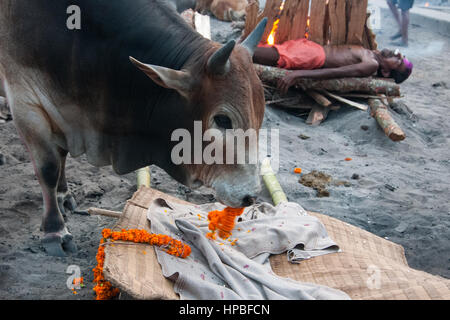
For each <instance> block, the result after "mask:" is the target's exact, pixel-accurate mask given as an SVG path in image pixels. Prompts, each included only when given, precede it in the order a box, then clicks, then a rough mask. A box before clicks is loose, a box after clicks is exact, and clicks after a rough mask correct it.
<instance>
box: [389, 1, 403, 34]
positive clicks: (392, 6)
mask: <svg viewBox="0 0 450 320" xmlns="http://www.w3.org/2000/svg"><path fill="white" fill-rule="evenodd" d="M387 4H388V6H389V9H391V12H392V14H393V16H394V18H395V21H397V23H398V26H399V28H400V29H401V27H402V22H401V20H400V14H399V12H398V8H397V0H387Z"/></svg>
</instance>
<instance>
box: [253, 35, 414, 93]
mask: <svg viewBox="0 0 450 320" xmlns="http://www.w3.org/2000/svg"><path fill="white" fill-rule="evenodd" d="M253 62H255V63H258V64H263V65H267V66H274V67H279V68H285V69H289V70H295V71H293V72H291V73H290V74H289V75H287V76H286V77H284V78H283V79H281V80H280V81H279V83H278V88H279V89H280V91H281V92H283V93H286V92H287V91H288V89H289V88H290V87H291V86H293V85H294V84H295V82H296V80H297V79H299V78H309V79H319V80H324V79H334V78H347V77H370V76H379V77H385V78H393V79H394V80H395V82H396V83H402V82H403V81H405V80H406V79H408V77H409V76H410V75H411V73H412V69H413V65H412V63H411V62H409V61H408V60H407V59H406V58H405V57H404V56H402V55H401V54H400V53H398V52H393V51H391V50H387V49H384V50H382V51H378V50H368V49H364V48H363V47H360V46H352V45H343V46H324V47H323V46H321V45H319V44H317V43H315V42H312V41H309V40H306V39H298V40H290V41H286V42H284V43H283V44H281V45H274V46H269V45H260V46H259V47H258V48H257V49H256V51H255V54H254V56H253Z"/></svg>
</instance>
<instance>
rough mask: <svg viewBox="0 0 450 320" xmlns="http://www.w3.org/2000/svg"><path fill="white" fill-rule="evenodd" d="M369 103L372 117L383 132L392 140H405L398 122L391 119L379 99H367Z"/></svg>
mask: <svg viewBox="0 0 450 320" xmlns="http://www.w3.org/2000/svg"><path fill="white" fill-rule="evenodd" d="M369 105H370V109H371V114H372V117H374V118H375V119H376V120H377V122H378V124H379V125H380V127H381V128H382V129H383V131H384V133H385V134H386V135H387V136H388V137H389V138H390V139H391V140H392V141H396V142H397V141H402V140H405V138H406V135H405V133H404V132H403V130H402V129H401V128H400V127H399V126H398V124H397V123H396V122H395V121H394V119H392V116H391V114H390V113H389V111H388V108H387V106H386V105H385V104H383V102H381V100H378V99H369Z"/></svg>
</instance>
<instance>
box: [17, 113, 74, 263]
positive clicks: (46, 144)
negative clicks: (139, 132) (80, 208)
mask: <svg viewBox="0 0 450 320" xmlns="http://www.w3.org/2000/svg"><path fill="white" fill-rule="evenodd" d="M19 108H23V109H22V110H20V109H19V110H17V109H18V108H16V107H15V108H14V111H15V112H14V122H15V123H16V126H17V129H18V131H19V132H20V134H21V136H22V138H23V140H24V142H25V144H26V145H27V147H28V150H29V152H30V155H31V159H32V161H33V165H34V169H35V173H36V176H37V178H38V180H39V183H40V185H41V188H42V196H43V203H44V214H43V218H42V224H41V231H43V232H44V237H43V239H42V244H43V246H44V248H45V250H46V251H47V253H48V254H49V255H52V256H60V257H61V256H66V252H71V253H73V252H76V245H75V243H74V241H73V237H72V235H71V234H70V233H69V231H68V230H67V228H66V226H65V224H64V218H63V216H62V214H61V211H60V208H59V206H58V196H57V192H58V183H59V181H60V178H61V174H62V172H63V170H64V165H63V159H64V160H65V155H64V153H63V152H61V149H60V148H59V147H58V146H57V145H56V144H54V143H53V141H52V140H53V139H52V138H53V134H54V133H53V132H52V125H51V124H50V123H49V121H50V120H49V117H48V116H47V115H46V114H45V112H44V111H43V110H42V108H41V107H40V106H34V105H31V106H30V105H27V106H26V107H22V106H19ZM16 110H17V111H16ZM66 154H67V153H66ZM64 180H65V178H64ZM65 188H66V191H67V185H66V186H65Z"/></svg>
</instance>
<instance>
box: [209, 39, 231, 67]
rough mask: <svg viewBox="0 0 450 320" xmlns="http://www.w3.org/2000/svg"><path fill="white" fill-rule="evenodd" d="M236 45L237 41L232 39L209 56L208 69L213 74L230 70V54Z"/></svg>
mask: <svg viewBox="0 0 450 320" xmlns="http://www.w3.org/2000/svg"><path fill="white" fill-rule="evenodd" d="M235 45H236V41H234V40H231V41H230V42H228V43H227V44H226V45H224V46H223V47H222V48H220V49H219V50H217V52H216V53H214V54H213V55H212V56H211V58H209V61H208V71H209V72H210V73H211V74H217V75H224V74H226V73H227V72H228V71H229V70H230V56H231V52H233V49H234V47H235Z"/></svg>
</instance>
